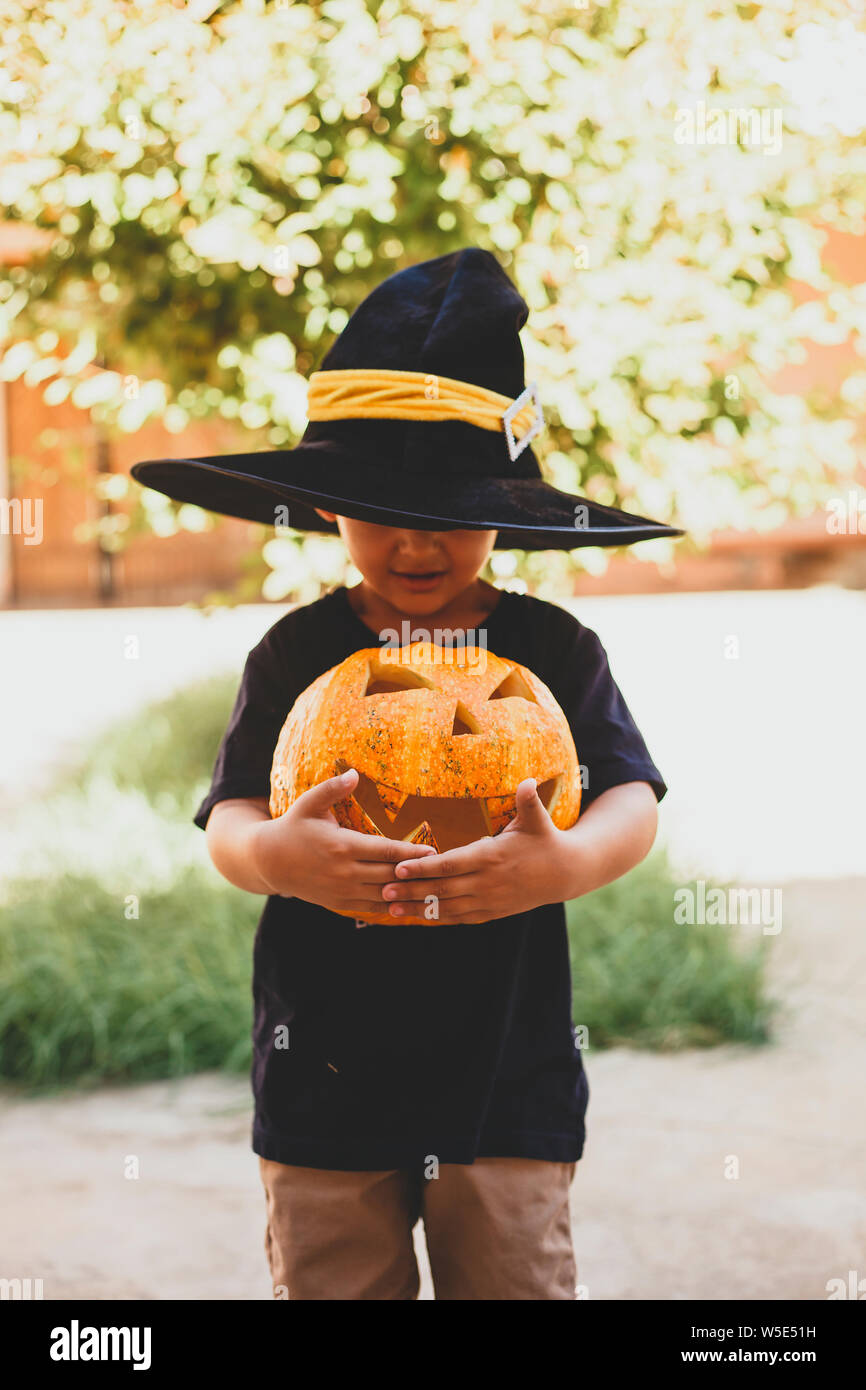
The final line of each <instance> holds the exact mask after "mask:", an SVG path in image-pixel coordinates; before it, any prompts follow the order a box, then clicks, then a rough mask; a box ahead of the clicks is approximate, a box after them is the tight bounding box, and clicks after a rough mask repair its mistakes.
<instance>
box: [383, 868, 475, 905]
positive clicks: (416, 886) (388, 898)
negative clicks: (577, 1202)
mask: <svg viewBox="0 0 866 1390" xmlns="http://www.w3.org/2000/svg"><path fill="white" fill-rule="evenodd" d="M477 886H478V880H477V878H476V876H475V875H474V874H460V875H459V877H457V878H416V879H414V880H409V882H403V883H395V882H394V881H393V880H392V881H391V882H390V883H386V884H385V886H384V888H383V889H382V898H383V900H384V901H385V902H386V903H397V902H423V901H424V899H425V898H426V897H429V896H431V895H432V896H433V897H435V898H442V899H448V898H460V897H464V896H465V895H466V894H467V893H469V892H471V891H472V889H473V887H476V888H477ZM386 890H387V891H386Z"/></svg>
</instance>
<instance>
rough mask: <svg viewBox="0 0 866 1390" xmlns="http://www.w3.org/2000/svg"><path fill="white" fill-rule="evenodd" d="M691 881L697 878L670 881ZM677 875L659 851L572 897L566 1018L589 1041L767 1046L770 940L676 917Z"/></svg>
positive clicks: (668, 1046)
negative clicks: (592, 889) (570, 998)
mask: <svg viewBox="0 0 866 1390" xmlns="http://www.w3.org/2000/svg"><path fill="white" fill-rule="evenodd" d="M676 887H677V888H681V887H682V888H685V887H689V888H691V890H692V892H693V893H694V892H696V891H697V888H696V884H695V882H694V880H691V881H690V882H689V883H682V884H679V883H678V884H676ZM673 891H674V882H673V874H672V872H671V869H670V866H669V865H668V863H667V861H666V859H665V856H664V855H663V854H662V853H659V852H658V851H657V852H655V853H653V854H652V855H651V856H650V858H649V859H647V860H645V861H644V863H643V864H641V865H640V866H639V867H638V868H637V869H636V870H634V872H633V873H630V874H627V875H626V876H625V878H621V879H617V880H616V882H615V883H611V884H608V886H607V887H606V888H603V889H602V890H601V892H598V893H591V894H589V896H588V897H585V898H579V899H577V900H576V901H575V902H572V903H569V904H568V910H567V916H568V936H569V943H570V948H571V971H572V981H573V987H572V993H573V1003H572V1015H573V1018H574V1020H575V1022H576V1023H581V1024H583V1025H584V1026H585V1027H586V1028H587V1030H588V1034H589V1045H590V1046H591V1047H616V1046H619V1045H621V1044H623V1043H628V1044H629V1045H630V1046H632V1047H650V1048H654V1049H655V1050H657V1051H663V1052H669V1051H676V1050H677V1049H678V1048H682V1047H714V1046H716V1045H717V1044H718V1043H720V1042H740V1043H749V1044H755V1043H764V1042H767V1041H769V1039H770V1028H771V1024H772V1022H773V1020H774V1018H775V1015H776V1010H777V1007H778V1006H777V1004H776V1002H775V1001H773V1000H771V999H770V998H769V997H768V996H767V994H766V992H765V991H766V985H765V967H766V964H767V961H768V958H769V953H770V946H769V944H768V941H767V938H766V937H764V936H760V935H759V936H758V937H757V939H756V941H754V942H753V943H747V942H746V941H744V940H743V938H742V937H741V936H740V935H739V934H737V933H736V931H735V930H734V929H732V928H721V929H720V928H719V927H718V926H713V925H700V924H695V925H694V926H689V927H686V928H685V929H684V928H683V927H682V926H679V925H677V924H676V923H675V922H674V920H673V916H672V912H671V902H672V894H673Z"/></svg>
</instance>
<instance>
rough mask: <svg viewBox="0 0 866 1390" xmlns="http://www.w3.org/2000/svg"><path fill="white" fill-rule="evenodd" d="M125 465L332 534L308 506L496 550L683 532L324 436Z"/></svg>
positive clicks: (533, 482)
mask: <svg viewBox="0 0 866 1390" xmlns="http://www.w3.org/2000/svg"><path fill="white" fill-rule="evenodd" d="M131 472H132V476H133V477H134V478H135V479H136V481H137V482H138V483H140V484H141V485H142V486H143V487H147V488H151V489H153V490H154V491H155V492H161V493H163V494H164V495H165V496H167V497H171V498H172V499H173V500H174V501H176V502H188V503H192V504H193V505H195V506H197V507H203V508H204V509H205V510H207V511H212V512H217V513H219V514H220V515H223V516H233V517H237V518H240V519H241V520H244V521H255V522H260V523H261V524H262V525H265V526H274V525H275V524H280V525H283V524H285V525H287V526H289V527H291V528H292V529H295V530H298V531H315V532H319V533H323V534H330V535H336V534H338V531H337V527H336V525H335V524H334V523H333V522H329V521H326V520H325V519H324V518H323V517H320V516H319V515H318V513H317V512H316V511H315V508H316V507H321V508H322V509H323V510H324V511H329V512H334V513H335V514H336V515H338V516H347V517H351V518H353V519H354V520H358V521H368V522H374V523H376V524H378V525H380V526H411V527H414V528H415V529H417V530H421V531H430V530H432V531H439V530H495V531H497V532H498V535H497V538H496V544H495V548H496V549H497V550H512V549H514V550H576V549H579V548H581V547H582V546H604V547H609V546H620V545H632V544H634V543H635V542H636V541H643V540H655V539H658V538H659V537H673V536H682V535H683V534H684V532H683V531H681V530H679V529H678V528H676V527H673V526H667V525H665V524H664V523H662V522H658V521H653V520H652V519H651V518H649V517H645V516H639V515H637V514H636V513H631V512H625V511H621V510H620V509H619V508H616V507H607V506H603V505H602V504H601V503H599V502H592V501H590V500H589V499H588V498H585V497H579V496H577V495H576V494H574V493H569V492H562V491H560V490H559V489H558V488H555V487H553V486H552V485H551V484H550V483H547V482H545V481H544V480H543V479H541V478H491V477H486V476H479V477H466V476H459V477H453V476H450V477H440V478H435V479H430V478H429V477H423V476H419V475H418V474H400V473H395V472H394V471H393V470H392V469H386V468H383V467H382V466H381V465H377V464H375V463H372V462H369V461H368V462H360V461H359V460H358V459H357V458H355V457H352V458H351V459H349V458H346V457H342V456H341V455H340V453H339V452H335V450H334V447H333V444H330V443H327V444H326V443H325V442H324V441H322V442H312V441H311V442H309V443H303V444H300V445H298V447H297V448H295V449H285V450H279V449H278V450H264V451H261V452H257V453H251V454H224V455H220V456H218V457H216V458H177V459H148V460H144V461H142V462H140V463H136V464H134V465H133V467H132V469H131ZM325 480H327V481H326V485H324V486H323V485H322V484H323V482H325ZM372 499H375V500H372ZM386 499H387V500H386ZM279 507H283V508H286V510H287V513H288V515H287V519H283V518H281V516H280V515H279V513H278V511H277V508H279Z"/></svg>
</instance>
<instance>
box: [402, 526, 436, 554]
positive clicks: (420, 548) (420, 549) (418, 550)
mask: <svg viewBox="0 0 866 1390" xmlns="http://www.w3.org/2000/svg"><path fill="white" fill-rule="evenodd" d="M397 549H398V550H399V551H403V552H405V553H407V554H409V553H411V554H413V555H428V554H429V555H432V554H434V553H435V552H436V551H441V549H442V544H441V541H440V539H439V532H438V531H404V532H403V533H402V535H401V537H400V540H399V542H398V545H397Z"/></svg>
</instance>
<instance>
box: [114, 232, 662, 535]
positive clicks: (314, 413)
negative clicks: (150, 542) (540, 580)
mask: <svg viewBox="0 0 866 1390" xmlns="http://www.w3.org/2000/svg"><path fill="white" fill-rule="evenodd" d="M528 312H529V311H528V308H527V305H526V302H525V300H524V299H523V298H522V297H521V295H520V294H519V293H518V291H517V290H516V288H515V287H514V285H513V284H512V283H511V280H510V279H509V278H508V276H507V275H506V273H505V271H504V270H503V269H502V267H501V266H500V264H499V262H498V261H497V260H496V258H495V256H493V255H491V253H490V252H489V251H484V250H481V249H480V248H478V247H467V248H465V249H464V250H462V251H453V252H451V253H450V254H448V255H446V256H438V257H436V259H435V260H430V261H423V262H421V263H420V264H419V265H413V266H409V267H408V269H406V270H401V271H397V272H396V274H394V275H391V276H389V277H388V279H387V280H384V281H383V282H382V284H380V285H378V286H377V287H376V289H374V290H372V291H371V293H370V294H368V295H367V297H366V299H364V300H363V301H362V303H361V304H359V305H358V307H357V309H356V310H355V312H354V313H353V314H352V316H351V318H350V319H349V321H348V323H347V324H346V326H345V328H344V329H343V331H342V333H341V334H340V335H339V337H338V338H337V339H336V341H335V342H334V343H333V345H332V347H331V348H330V350H329V351H328V353H327V354H326V356H325V358H324V359H323V361H322V364H321V367H320V369H319V371H317V372H314V373H313V374H312V376H311V378H310V383H309V386H310V390H309V400H308V416H309V421H310V423H309V424H308V426H307V428H306V430H305V432H304V435H303V437H302V439H301V441H300V443H299V444H298V445H297V446H296V448H294V449H276V450H262V451H259V452H255V453H248V454H222V455H218V456H215V457H212V458H211V457H207V458H175V459H153V460H148V461H146V462H141V463H136V464H134V465H133V468H132V475H133V477H134V478H135V479H136V480H137V481H138V482H139V483H141V484H142V485H143V486H145V487H148V488H153V489H154V490H155V491H157V492H162V493H165V494H166V496H168V497H171V498H174V499H175V501H178V502H192V503H195V505H196V506H199V507H204V508H206V509H207V510H209V511H213V512H220V513H223V514H225V515H227V516H236V517H241V518H243V519H244V520H248V521H259V522H263V523H265V524H266V525H271V526H273V525H274V524H275V523H276V524H280V525H288V526H290V527H293V528H295V529H297V530H300V531H320V532H328V533H333V534H336V530H337V528H336V526H335V525H334V524H333V523H330V522H328V521H325V520H324V519H323V518H322V517H320V516H318V514H317V513H316V511H315V510H314V508H315V507H321V508H323V510H325V511H330V512H334V513H335V514H337V515H340V516H348V517H353V518H355V519H358V520H361V521H371V522H376V523H378V524H379V525H380V526H402V527H405V526H411V527H413V528H416V529H418V530H451V529H454V528H459V529H469V530H474V529H482V530H497V531H498V533H499V534H498V537H497V540H496V546H497V548H498V549H500V550H501V549H506V548H515V549H521V550H548V549H553V550H573V549H576V548H577V547H579V546H585V545H595V546H615V545H630V544H631V543H632V542H634V541H641V540H649V539H652V538H654V537H657V536H681V535H682V534H683V532H682V531H680V530H678V529H676V528H675V527H672V526H666V525H663V524H662V523H661V522H657V521H652V520H650V519H649V518H648V517H644V516H637V515H633V514H631V513H629V512H624V511H620V510H618V509H617V508H615V507H605V506H602V505H601V504H600V503H598V502H591V501H589V500H588V499H587V498H583V497H580V496H578V495H576V494H573V493H568V492H562V491H560V490H559V489H558V488H555V487H553V486H551V484H550V483H547V482H545V481H544V479H543V477H542V473H541V469H540V468H539V466H538V461H537V459H536V457H535V455H534V453H533V452H532V449H531V448H530V446H529V441H530V439H532V438H534V437H535V435H536V434H537V433H538V431H539V430H540V429H541V428H542V427H543V423H544V422H543V415H542V406H541V402H540V401H539V398H538V390H537V387H536V386H535V383H532V384H531V385H530V386H529V387H527V385H526V382H525V380H524V364H523V349H522V346H521V343H520V338H519V336H518V335H519V331H520V329H521V327H522V326H523V324H524V323H525V322H526V319H527V316H528Z"/></svg>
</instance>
